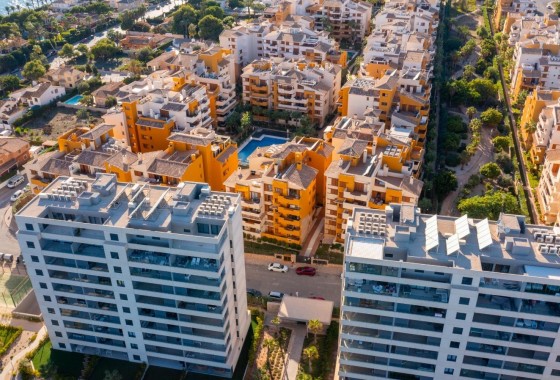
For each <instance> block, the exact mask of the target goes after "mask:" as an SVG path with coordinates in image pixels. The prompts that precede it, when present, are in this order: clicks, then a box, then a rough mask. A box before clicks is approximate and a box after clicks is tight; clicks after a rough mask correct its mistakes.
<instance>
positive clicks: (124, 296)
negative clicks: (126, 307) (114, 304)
mask: <svg viewBox="0 0 560 380" xmlns="http://www.w3.org/2000/svg"><path fill="white" fill-rule="evenodd" d="M119 296H120V297H121V300H123V301H128V297H127V296H126V294H119Z"/></svg>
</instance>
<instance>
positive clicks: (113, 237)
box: [110, 234, 119, 241]
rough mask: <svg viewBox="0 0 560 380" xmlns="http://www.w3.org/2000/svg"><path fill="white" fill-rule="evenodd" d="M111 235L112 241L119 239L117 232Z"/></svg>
mask: <svg viewBox="0 0 560 380" xmlns="http://www.w3.org/2000/svg"><path fill="white" fill-rule="evenodd" d="M110 237H111V240H112V241H119V235H117V234H111V235H110Z"/></svg>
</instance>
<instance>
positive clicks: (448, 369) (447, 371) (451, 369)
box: [443, 368, 455, 375]
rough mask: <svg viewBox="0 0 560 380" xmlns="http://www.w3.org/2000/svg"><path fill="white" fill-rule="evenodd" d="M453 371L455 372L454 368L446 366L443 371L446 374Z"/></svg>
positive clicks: (451, 373)
mask: <svg viewBox="0 0 560 380" xmlns="http://www.w3.org/2000/svg"><path fill="white" fill-rule="evenodd" d="M453 372H455V370H454V369H453V368H446V369H445V370H444V371H443V373H445V374H446V375H453Z"/></svg>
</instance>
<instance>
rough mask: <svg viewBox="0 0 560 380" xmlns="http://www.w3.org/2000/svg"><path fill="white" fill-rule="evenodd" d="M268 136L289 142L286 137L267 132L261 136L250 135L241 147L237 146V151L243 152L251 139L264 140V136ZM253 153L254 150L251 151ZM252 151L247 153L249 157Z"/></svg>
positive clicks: (245, 162)
mask: <svg viewBox="0 0 560 380" xmlns="http://www.w3.org/2000/svg"><path fill="white" fill-rule="evenodd" d="M267 137H268V138H272V139H277V140H283V141H284V142H287V141H288V139H287V138H285V137H279V136H273V135H267V134H263V135H260V136H259V137H254V136H251V137H249V138H248V139H247V140H245V141H244V142H243V144H241V146H239V147H238V148H237V151H238V152H241V151H242V150H243V149H244V148H245V147H246V146H247V145H248V144H249V143H250V142H251V141H253V140H255V141H262V140H263V139H264V138H267ZM272 145H274V144H272ZM255 149H256V148H255ZM251 153H253V152H251ZM251 153H250V154H249V155H247V157H249V156H250V155H251ZM239 162H240V163H244V164H247V161H244V160H239Z"/></svg>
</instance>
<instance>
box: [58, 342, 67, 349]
mask: <svg viewBox="0 0 560 380" xmlns="http://www.w3.org/2000/svg"><path fill="white" fill-rule="evenodd" d="M58 347H60V348H66V344H65V343H59V344H58Z"/></svg>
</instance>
